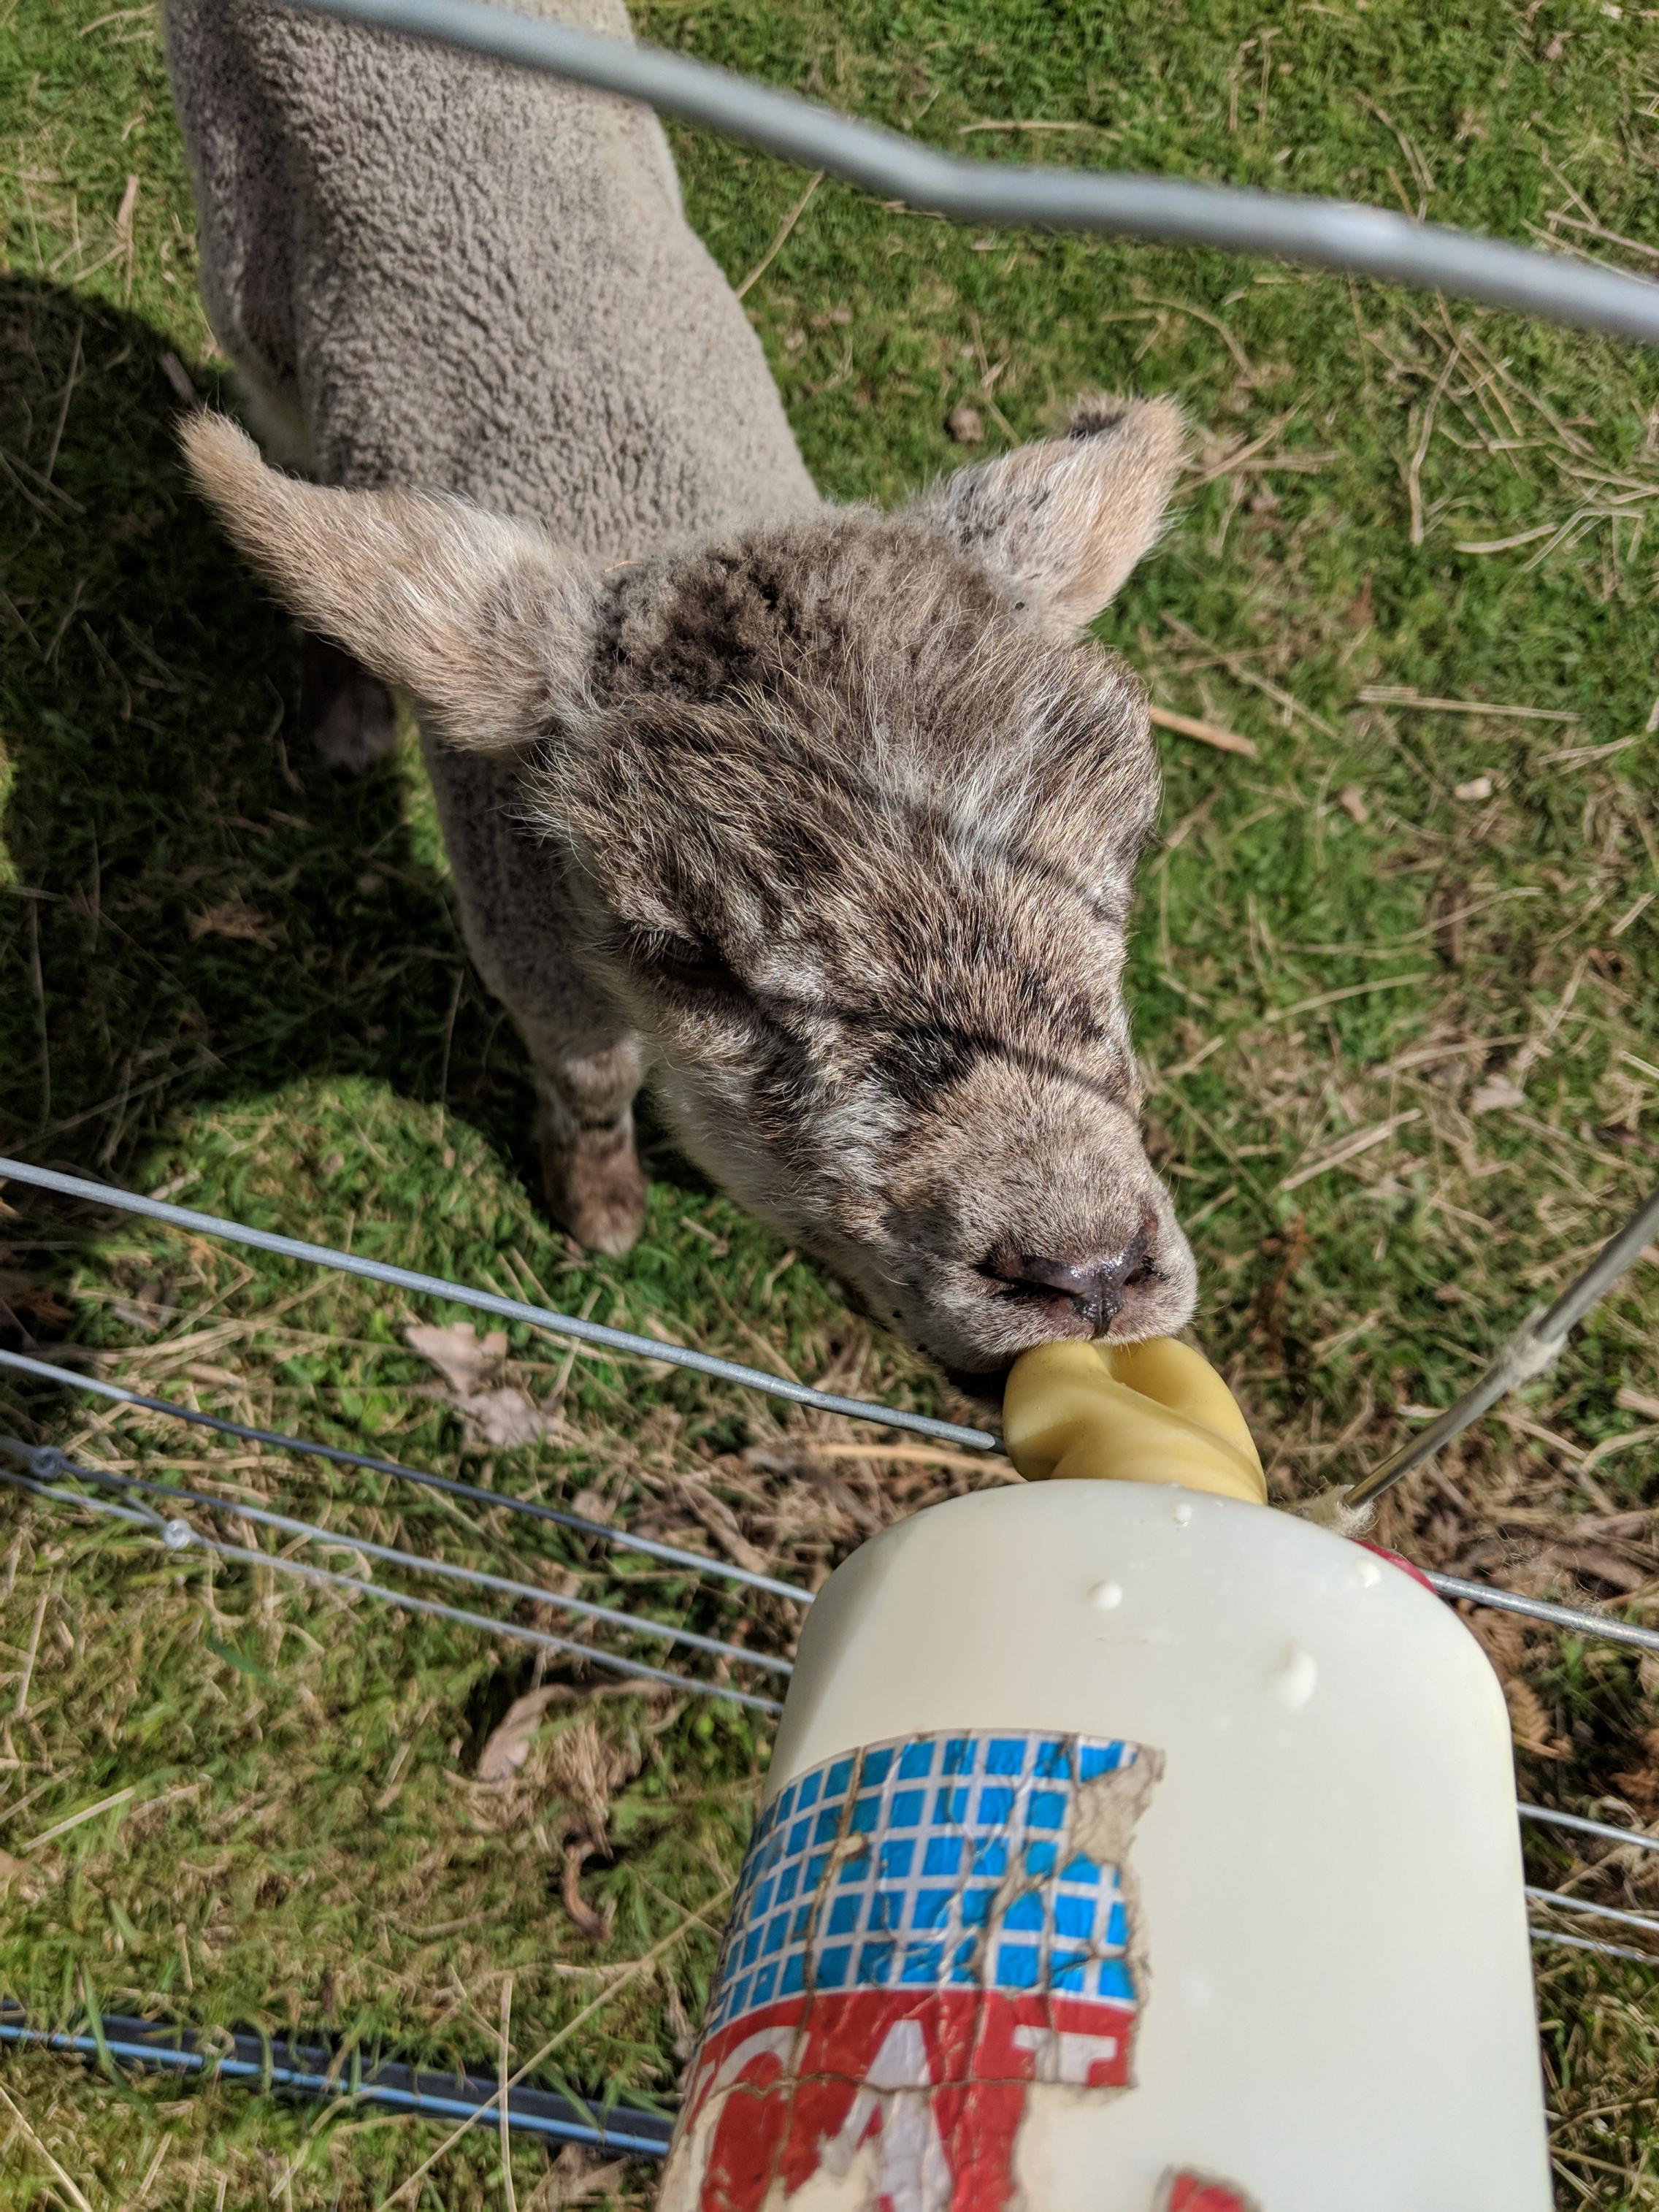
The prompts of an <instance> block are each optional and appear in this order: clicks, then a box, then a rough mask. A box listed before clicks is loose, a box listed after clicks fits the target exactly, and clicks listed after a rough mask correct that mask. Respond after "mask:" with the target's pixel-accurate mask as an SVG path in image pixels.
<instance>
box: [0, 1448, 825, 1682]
mask: <svg viewBox="0 0 1659 2212" xmlns="http://www.w3.org/2000/svg"><path fill="white" fill-rule="evenodd" d="M0 1482H5V1483H9V1484H10V1486H12V1488H13V1489H14V1490H25V1491H27V1492H30V1494H31V1495H32V1496H33V1497H35V1498H45V1499H46V1501H47V1502H48V1503H49V1504H54V1505H57V1506H59V1507H63V1506H64V1505H76V1506H79V1507H80V1508H82V1510H84V1511H86V1512H88V1513H95V1514H99V1515H101V1516H103V1517H104V1518H105V1519H107V1520H115V1521H125V1522H132V1523H136V1524H137V1525H138V1526H139V1527H141V1528H143V1529H144V1530H145V1531H146V1533H147V1534H150V1535H153V1536H156V1537H157V1539H158V1541H165V1538H164V1537H162V1536H161V1532H160V1531H158V1530H157V1528H156V1526H155V1516H154V1515H152V1514H149V1513H141V1512H137V1511H135V1510H133V1508H132V1507H131V1506H128V1505H118V1504H116V1503H115V1502H114V1500H113V1499H112V1498H87V1497H84V1496H82V1494H81V1493H80V1492H76V1491H65V1490H61V1489H58V1488H56V1487H54V1486H53V1485H52V1484H50V1483H45V1482H37V1481H36V1480H34V1479H33V1476H32V1475H27V1474H15V1473H14V1472H13V1471H12V1469H10V1468H3V1467H0ZM178 1526H179V1528H185V1529H188V1531H189V1541H188V1542H187V1543H185V1542H181V1543H180V1544H179V1547H177V1549H176V1550H175V1549H174V1547H173V1545H171V1544H167V1550H168V1551H170V1552H173V1556H174V1557H175V1558H180V1559H182V1558H183V1557H184V1556H185V1553H188V1552H190V1551H192V1550H200V1551H203V1552H211V1553H213V1554H214V1555H215V1557H216V1558H218V1559H237V1560H240V1561H242V1562H243V1563H244V1564H246V1565H248V1566H257V1567H270V1568H274V1569H275V1570H276V1572H277V1573H279V1574H285V1575H294V1576H295V1577H298V1578H299V1579H300V1580H301V1581H302V1582H308V1583H319V1584H322V1585H324V1586H325V1587H326V1588H328V1589H341V1590H351V1591H355V1592H361V1594H362V1595H363V1596H365V1597H372V1598H375V1599H378V1600H379V1601H380V1603H381V1604H383V1605H392V1606H396V1607H398V1608H399V1610H400V1611H403V1612H405V1613H429V1614H431V1615H433V1616H434V1617H435V1619H437V1620H453V1621H457V1622H459V1624H460V1626H462V1627H464V1628H477V1629H482V1630H483V1632H484V1633H485V1634H486V1635H489V1636H505V1637H509V1638H512V1640H513V1642H514V1643H518V1644H535V1645H537V1646H538V1648H539V1649H541V1650H544V1651H560V1652H563V1653H565V1654H567V1655H568V1656H572V1657H574V1658H577V1659H582V1660H586V1662H588V1663H589V1664H590V1665H592V1666H595V1667H603V1668H605V1669H606V1670H607V1672H609V1673H611V1674H627V1675H630V1676H635V1677H637V1678H639V1679H640V1680H643V1681H647V1682H656V1683H659V1684H660V1685H662V1686H664V1687H665V1688H668V1689H672V1690H690V1691H692V1692H695V1693H696V1695H697V1696H698V1697H702V1698H724V1699H729V1700H730V1702H731V1703H732V1704H733V1705H747V1706H749V1707H750V1708H751V1709H752V1710H753V1711H756V1712H762V1713H772V1714H778V1713H781V1711H783V1707H782V1706H781V1705H780V1704H779V1702H778V1700H777V1699H775V1698H763V1697H758V1696H757V1695H756V1694H755V1692H753V1691H750V1690H735V1689H732V1688H731V1687H729V1686H727V1685H726V1684H725V1683H722V1682H701V1681H699V1680H697V1678H696V1675H695V1674H675V1673H674V1672H673V1671H672V1670H671V1668H665V1667H647V1665H646V1664H645V1662H643V1661H642V1660H639V1659H623V1658H621V1657H619V1656H617V1653H615V1652H613V1651H605V1650H600V1649H599V1647H598V1646H597V1645H595V1644H578V1643H576V1642H575V1641H574V1639H573V1638H570V1637H568V1636H550V1635H549V1634H548V1633H547V1632H546V1631H545V1630H544V1629H540V1628H522V1627H520V1625H519V1624H518V1622H517V1621H513V1620H496V1619H495V1618H493V1617H492V1616H491V1615H490V1614H489V1613H470V1612H468V1611H467V1610H466V1609H465V1607H462V1606H456V1605H445V1604H443V1603H442V1602H441V1601H440V1600H438V1599H437V1598H431V1597H416V1595H415V1594H414V1593H413V1591H411V1590H400V1589H392V1588H391V1587H390V1585H389V1584H387V1583H377V1582H375V1581H374V1580H372V1579H371V1578H370V1577H367V1576H358V1575H343V1574H337V1573H336V1572H335V1571H334V1570H333V1569H332V1568H331V1567H313V1566H311V1565H307V1563H306V1562H305V1561H304V1560H302V1559H285V1558H284V1557H283V1554H282V1553H280V1552H261V1551H257V1550H253V1549H252V1548H250V1547H247V1546H246V1545H242V1544H227V1543H225V1542H224V1541H222V1539H221V1538H219V1537H217V1536H210V1535H208V1534H205V1533H204V1531H203V1530H202V1529H200V1528H192V1527H191V1525H190V1523H189V1522H183V1521H181V1522H179V1523H178Z"/></svg>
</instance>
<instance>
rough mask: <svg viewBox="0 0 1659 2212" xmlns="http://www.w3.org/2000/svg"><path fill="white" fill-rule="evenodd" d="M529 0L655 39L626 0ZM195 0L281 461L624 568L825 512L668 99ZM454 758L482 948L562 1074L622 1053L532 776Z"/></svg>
mask: <svg viewBox="0 0 1659 2212" xmlns="http://www.w3.org/2000/svg"><path fill="white" fill-rule="evenodd" d="M517 4H519V5H520V7H521V8H523V9H525V10H526V12H528V13H532V14H536V15H556V16H559V17H561V18H562V19H563V20H565V21H570V22H573V23H579V24H580V25H581V26H582V27H584V28H587V29H592V30H598V31H602V32H605V33H610V34H611V35H612V36H619V37H626V36H627V35H628V23H627V19H626V17H625V15H624V14H623V9H622V8H621V6H620V5H618V4H617V0H517ZM166 18H167V57H168V64H169V67H170V70H171V72H172V77H173V92H174V97H175V99H176V101H177V104H178V108H179V118H180V120H181V122H182V124H183V127H184V133H185V141H186V143H187V146H188V149H189V152H190V157H191V166H192V171H193V178H194V184H195V189H196V199H197V210H198V216H199V223H200V238H201V248H202V261H203V287H204V294H205V296H206V301H207V307H208V312H209V314H210V317H211V319H212V322H213V325H214V328H215V330H216V332H217V334H218V336H219V338H220V341H221V343H222V344H223V346H224V348H225V349H226V351H227V352H228V354H229V356H231V359H232V361H233V362H234V363H235V365H236V368H237V369H238V371H239V373H240V376H241V379H242V380H243V383H244V386H245V388H246V391H247V393H248V397H249V401H250V405H251V408H252V412H253V415H254V418H255V422H256V427H257V428H258V429H259V431H260V433H261V435H262V436H263V438H264V442H265V445H266V447H267V450H268V451H269V452H270V455H271V458H272V459H276V460H277V461H279V462H282V463H283V464H285V465H289V466H290V467H295V468H298V469H300V470H302V471H304V472H305V473H307V474H308V475H311V476H313V477H318V478H319V479H320V480H321V481H323V482H325V483H337V484H345V485H352V486H361V487H382V488H383V487H400V488H403V487H411V488H412V487H418V488H425V489H435V490H441V491H449V492H457V493H460V494H462V495H465V496H466V497H467V498H470V499H471V500H474V501H477V503H478V504H479V505H481V506H483V507H489V508H493V509H494V510H495V512H497V513H502V514H507V515H512V516H516V517H520V518H522V519H525V520H533V521H536V522H539V523H540V524H542V525H543V526H544V527H545V528H546V529H548V530H549V531H550V532H552V533H553V535H554V536H555V537H556V538H560V539H562V540H563V541H564V542H565V543H567V544H570V545H573V546H574V547H576V548H579V549H580V550H582V551H584V552H586V553H590V554H592V555H595V556H598V557H599V558H600V559H601V560H603V561H605V562H621V561H625V560H629V559H631V558H635V557H637V556H640V555H641V554H644V553H647V552H649V551H653V550H656V549H657V548H659V547H660V546H661V545H663V544H665V543H667V542H670V541H672V540H676V539H680V538H687V537H691V536H698V537H702V536H707V535H708V534H711V533H716V532H726V531H727V530H730V529H732V528H733V527H736V526H741V525H743V524H745V523H749V522H752V521H755V520H759V519H762V518H764V517H768V516H783V515H788V514H799V513H803V512H805V511H807V510H808V509H810V508H811V507H812V506H814V505H815V504H816V499H815V495H814V492H813V489H812V486H811V480H810V479H809V477H808V476H807V474H806V471H805V467H804V466H803V465H802V463H801V459H800V456H799V453H798V452H797V451H796V448H795V444H794V441H793V437H792V435H791V434H790V430H789V427H788V424H787V422H786V420H785V418H784V414H783V410H782V407H781V404H780V402H779V399H778V396H777V392H776V390H775V387H774V386H773V383H772V380H771V378H770V375H769V373H768V370H767V368H766V363H765V360H764V358H763V355H762V352H761V349H760V346H759V343H757V339H756V337H755V335H754V333H753V331H751V330H750V327H749V324H748V321H747V319H746V318H745V317H744V313H743V310H742V308H741V307H739V306H738V302H737V301H736V300H735V299H734V298H733V296H732V291H731V289H730V288H729V286H728V285H727V284H726V280H725V278H724V277H723V276H722V275H721V274H720V270H718V268H717V267H716V266H715V264H714V261H713V260H712V259H711V258H710V256H709V255H708V252H707V251H706V249H705V248H704V246H702V243H701V241H700V240H698V239H697V237H696V234H694V233H693V232H692V231H691V229H690V228H689V227H688V225H687V223H686V222H685V219H684V214H683V212H682V210H681V206H680V199H679V191H678V182H677V180H676V178H675V175H674V169H673V163H672V160H671V155H670V154H669V150H668V145H667V142H666V140H665V138H664V137H663V134H662V131H661V129H660V128H659V125H658V124H657V121H656V118H654V116H653V115H652V114H650V113H649V112H647V111H646V110H643V109H641V108H637V107H633V106H627V105H625V104H623V102H620V101H617V100H611V99H608V98H605V97H603V96H601V95H599V94H594V93H592V92H588V91H585V90H582V89H580V88H575V87H570V86H566V85H562V84H560V83H558V82H556V81H555V80H553V79H551V78H548V77H542V76H533V75H531V74H530V73H528V72H525V71H520V70H510V69H507V68H505V67H503V66H501V65H498V64H489V63H483V62H477V61H473V60H470V59H467V58H462V57H460V56H458V55H456V54H453V53H450V52H444V51H443V50H441V49H440V48H437V47H428V46H420V45H418V44H416V43H415V42H413V41H404V40H398V39H396V38H394V37H392V36H390V35H388V34H385V33H378V32H368V31H362V30H356V29H350V28H348V27H344V26H343V25H340V24H337V23H332V22H327V21H319V20H318V19H316V18H313V17H307V16H304V15H297V14H294V13H290V12H289V10H288V9H284V8H282V7H279V6H274V5H271V4H269V0H167V10H166ZM425 750H426V755H427V765H428V770H429V771H430V773H431V775H432V780H433V783H434V786H435V789H436V792H437V796H438V802H439V807H440V811H441V817H442V820H443V825H444V832H445V837H446V841H447V845H448V848H449V854H450V859H451V863H452V866H453V870H454V875H455V882H456V887H457V890H458V893H459V899H460V905H461V911H462V918H463V921H464V923H465V929H466V934H467V939H468V943H469V945H470V946H471V951H472V954H473V957H474V958H475V960H476V961H477V964H478V966H479V969H481V971H482V973H483V976H484V979H485V981H487V982H488V983H489V986H490V987H491V988H492V989H493V990H494V991H495V993H496V994H497V995H498V996H499V997H500V998H501V999H502V1000H504V1001H505V1003H506V1004H507V1006H508V1008H509V1009H510V1010H511V1012H513V1014H514V1016H515V1017H516V1018H517V1019H518V1021H519V1024H520V1028H521V1029H522V1030H523V1031H524V1033H525V1035H526V1040H527V1042H529V1045H530V1048H531V1051H532V1055H533V1056H534V1057H535V1059H536V1060H537V1062H538V1069H540V1070H541V1071H542V1073H544V1076H545V1075H547V1074H549V1073H551V1072H552V1070H553V1068H554V1067H555V1066H556V1065H557V1064H559V1063H560V1062H562V1061H563V1060H567V1059H568V1057H569V1056H570V1055H571V1054H573V1053H574V1054H583V1053H587V1052H594V1051H602V1050H605V1049H609V1048H616V1047H618V1046H621V1045H623V1042H624V1040H625V1039H626V1037H627V1036H628V1024H627V1023H626V1021H625V1020H624V1019H623V1018H622V1017H621V1016H620V1015H619V1014H618V1013H617V1012H614V1011H613V1010H612V1009H611V1006H610V1005H609V1003H608V1002H607V1001H606V1000H605V999H604V998H603V997H602V996H601V995H599V994H598V993H597V992H596V991H595V989H594V987H593V986H592V985H591V984H590V983H588V982H586V981H585V980H584V979H583V978H582V977H581V976H580V974H579V972H578V971H577V970H576V969H575V968H574V966H573V964H572V963H571V961H570V957H569V951H568V947H569V939H570V934H571V928H572V915H571V911H570V908H569V905H568V900H567V897H566V895H565V893H564V890H563V887H562V880H561V875H560V871H559V867H558V866H557V863H556V860H555V858H554V856H553V854H550V852H549V851H548V849H547V848H545V847H544V846H542V845H540V844H539V843H538V842H536V841H534V840H532V836H530V835H529V833H528V832H526V831H525V830H524V829H520V828H519V827H518V826H516V824H515V823H514V821H513V793H512V785H511V781H510V778H509V774H508V771H507V769H504V768H502V767H500V766H497V765H495V763H491V762H489V761H487V760H482V759H479V758H477V757H461V756H459V755H458V754H455V753H453V752H449V751H447V750H443V749H441V748H440V747H439V746H438V745H436V744H434V743H433V742H432V741H431V740H430V739H429V738H428V741H427V744H426V748H425Z"/></svg>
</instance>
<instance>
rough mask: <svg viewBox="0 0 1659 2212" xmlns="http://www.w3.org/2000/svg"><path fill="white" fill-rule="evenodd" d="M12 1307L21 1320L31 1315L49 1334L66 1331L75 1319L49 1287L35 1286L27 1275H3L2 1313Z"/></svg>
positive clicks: (0, 1302)
mask: <svg viewBox="0 0 1659 2212" xmlns="http://www.w3.org/2000/svg"><path fill="white" fill-rule="evenodd" d="M8 1307H9V1309H10V1310H11V1311H12V1312H13V1313H14V1314H15V1315H16V1316H18V1318H19V1319H20V1320H21V1318H22V1316H24V1315H25V1314H27V1315H28V1316H29V1317H30V1318H31V1319H32V1320H33V1322H35V1323H36V1324H37V1325H38V1326H39V1327H40V1328H42V1329H45V1330H46V1331H48V1332H52V1331H55V1330H57V1329H60V1328H66V1327H67V1326H68V1324H69V1323H70V1322H72V1321H73V1320H74V1319H75V1315H74V1313H73V1312H72V1310H70V1308H69V1307H68V1306H66V1305H65V1304H64V1301H63V1300H62V1298H60V1297H58V1293H57V1291H54V1290H53V1289H52V1287H51V1285H49V1284H46V1283H34V1282H31V1281H30V1280H29V1279H28V1278H27V1275H0V1310H4V1309H6V1308H8Z"/></svg>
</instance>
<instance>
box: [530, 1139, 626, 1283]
mask: <svg viewBox="0 0 1659 2212" xmlns="http://www.w3.org/2000/svg"><path fill="white" fill-rule="evenodd" d="M542 1179H543V1182H544V1184H545V1185H546V1188H547V1202H548V1204H549V1206H551V1208H552V1210H553V1212H555V1213H556V1215H557V1216H558V1218H559V1219H560V1220H561V1221H562V1223H563V1224H564V1225H565V1227H566V1228H567V1229H568V1231H570V1234H571V1235H572V1236H573V1237H574V1238H575V1240H576V1242H577V1243H579V1244H580V1245H582V1246H584V1247H585V1248H586V1249H587V1250H588V1251H590V1252H605V1253H608V1254H609V1255H611V1258H612V1259H619V1258H620V1257H621V1255H623V1253H624V1252H629V1251H632V1249H633V1248H634V1246H635V1244H636V1243H638V1242H639V1237H640V1231H641V1230H642V1229H643V1228H644V1226H645V1176H644V1175H643V1174H642V1173H641V1169H640V1164H639V1160H638V1158H637V1157H636V1156H635V1151H634V1145H633V1139H632V1138H631V1136H630V1137H629V1139H628V1140H627V1141H626V1143H625V1144H624V1145H623V1146H620V1147H618V1148H617V1150H615V1151H612V1152H610V1153H609V1154H608V1155H607V1156H606V1157H605V1158H600V1159H595V1158H592V1155H591V1154H588V1153H584V1152H571V1151H570V1150H568V1148H566V1147H564V1146H554V1145H552V1144H550V1143H548V1142H546V1141H545V1140H544V1142H543V1146H542Z"/></svg>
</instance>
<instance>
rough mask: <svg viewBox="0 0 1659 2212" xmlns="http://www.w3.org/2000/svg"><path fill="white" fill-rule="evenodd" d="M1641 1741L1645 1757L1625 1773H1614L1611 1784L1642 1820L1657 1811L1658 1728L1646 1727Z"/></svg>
mask: <svg viewBox="0 0 1659 2212" xmlns="http://www.w3.org/2000/svg"><path fill="white" fill-rule="evenodd" d="M1641 1741H1642V1746H1643V1748H1644V1751H1645V1752H1646V1753H1647V1757H1646V1759H1644V1762H1643V1763H1642V1765H1640V1766H1637V1767H1632V1769H1631V1771H1629V1772H1628V1773H1627V1774H1615V1775H1614V1776H1613V1788H1614V1789H1615V1790H1618V1791H1619V1793H1620V1796H1622V1797H1624V1798H1625V1799H1626V1801H1627V1802H1628V1803H1629V1804H1630V1805H1631V1806H1632V1808H1634V1810H1635V1811H1636V1813H1637V1814H1638V1816H1639V1817H1640V1818H1641V1819H1642V1820H1652V1818H1653V1817H1654V1815H1655V1814H1656V1813H1659V1729H1646V1730H1645V1731H1644V1734H1643V1736H1642V1739H1641Z"/></svg>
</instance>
